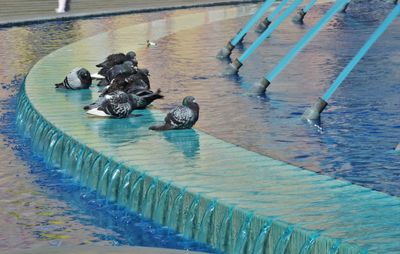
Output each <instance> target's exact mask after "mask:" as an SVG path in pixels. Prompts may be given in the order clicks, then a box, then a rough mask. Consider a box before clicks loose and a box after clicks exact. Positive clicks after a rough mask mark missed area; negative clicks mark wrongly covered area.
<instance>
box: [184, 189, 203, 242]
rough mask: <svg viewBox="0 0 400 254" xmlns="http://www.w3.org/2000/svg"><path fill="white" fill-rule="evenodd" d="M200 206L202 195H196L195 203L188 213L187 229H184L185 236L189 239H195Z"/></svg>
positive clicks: (191, 205)
mask: <svg viewBox="0 0 400 254" xmlns="http://www.w3.org/2000/svg"><path fill="white" fill-rule="evenodd" d="M199 204H200V195H196V197H195V198H194V199H193V202H192V203H191V204H190V207H189V210H188V212H187V216H186V221H185V227H184V231H183V233H184V235H185V236H186V237H189V238H194V232H196V231H197V230H196V229H195V220H196V215H197V210H198V208H199Z"/></svg>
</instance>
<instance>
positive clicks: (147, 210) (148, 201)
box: [143, 178, 158, 218]
mask: <svg viewBox="0 0 400 254" xmlns="http://www.w3.org/2000/svg"><path fill="white" fill-rule="evenodd" d="M157 184H158V179H157V178H154V179H153V181H151V184H150V185H149V187H148V188H147V191H146V194H145V196H144V207H143V215H144V216H145V217H146V218H153V216H152V215H153V207H154V203H155V202H154V201H155V198H154V196H155V191H156V186H157Z"/></svg>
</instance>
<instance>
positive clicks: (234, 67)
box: [222, 59, 243, 76]
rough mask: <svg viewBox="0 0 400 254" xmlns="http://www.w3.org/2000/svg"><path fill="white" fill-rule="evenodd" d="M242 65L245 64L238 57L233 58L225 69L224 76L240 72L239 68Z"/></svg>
mask: <svg viewBox="0 0 400 254" xmlns="http://www.w3.org/2000/svg"><path fill="white" fill-rule="evenodd" d="M242 65H243V64H242V63H241V62H240V61H239V60H238V59H235V60H233V62H232V63H230V64H229V65H228V67H227V68H226V69H225V70H224V72H223V73H222V76H232V75H236V74H237V73H238V72H239V69H240V67H242Z"/></svg>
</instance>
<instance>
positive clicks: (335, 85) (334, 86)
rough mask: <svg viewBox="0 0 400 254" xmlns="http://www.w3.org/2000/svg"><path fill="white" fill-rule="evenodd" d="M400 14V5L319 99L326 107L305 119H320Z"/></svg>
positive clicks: (309, 113) (308, 113) (309, 111)
mask: <svg viewBox="0 0 400 254" xmlns="http://www.w3.org/2000/svg"><path fill="white" fill-rule="evenodd" d="M399 13H400V5H399V4H397V5H396V7H395V8H394V9H393V10H392V11H391V12H390V14H389V15H388V16H387V17H386V18H385V20H384V21H383V22H382V24H381V25H380V26H379V27H378V28H377V29H376V30H375V32H374V33H373V34H372V35H371V37H370V38H369V39H368V41H367V42H366V43H365V44H364V45H363V46H362V48H361V49H360V50H359V51H358V53H357V54H356V55H355V56H354V57H353V59H352V60H351V61H350V62H349V63H348V64H347V66H346V67H345V68H344V69H343V71H342V72H341V73H340V74H339V76H338V77H337V78H336V80H335V81H334V82H333V84H332V85H331V87H330V88H329V89H328V90H327V91H326V92H325V94H324V96H322V98H318V101H319V102H320V101H321V100H322V101H323V102H324V104H325V106H324V107H323V108H320V107H316V106H315V105H316V104H314V105H313V106H312V107H311V108H310V109H308V110H307V111H306V112H305V113H304V115H303V118H305V119H309V120H316V119H319V118H320V114H321V112H322V111H323V110H324V108H325V107H326V105H327V104H328V103H327V101H328V100H329V98H330V97H331V96H332V95H333V93H334V92H335V91H336V89H337V88H338V87H339V86H340V85H341V84H342V82H343V80H344V79H345V78H346V77H347V76H348V75H349V73H350V72H351V71H352V70H353V69H354V67H355V66H356V65H357V63H358V62H359V61H360V60H361V59H362V58H363V57H364V56H365V54H366V53H367V52H368V50H369V49H370V48H371V46H372V45H373V44H374V43H375V42H376V41H377V40H378V39H379V37H380V36H381V35H382V34H383V33H384V32H385V31H386V29H387V28H388V27H389V26H390V24H391V23H392V22H393V21H394V20H395V19H396V17H397V16H398V15H399Z"/></svg>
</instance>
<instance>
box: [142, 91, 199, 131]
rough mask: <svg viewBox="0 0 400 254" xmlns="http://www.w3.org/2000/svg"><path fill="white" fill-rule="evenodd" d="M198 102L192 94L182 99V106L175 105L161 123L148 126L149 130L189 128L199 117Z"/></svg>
mask: <svg viewBox="0 0 400 254" xmlns="http://www.w3.org/2000/svg"><path fill="white" fill-rule="evenodd" d="M199 110H200V107H199V104H197V103H196V100H195V98H194V97H192V96H187V97H185V98H184V99H183V102H182V106H177V107H175V108H173V109H172V110H171V111H169V112H168V114H167V116H166V117H165V119H164V123H163V124H162V125H155V126H150V127H149V129H150V130H154V131H165V130H179V129H190V128H192V126H193V125H194V124H195V123H196V122H197V120H198V119H199Z"/></svg>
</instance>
